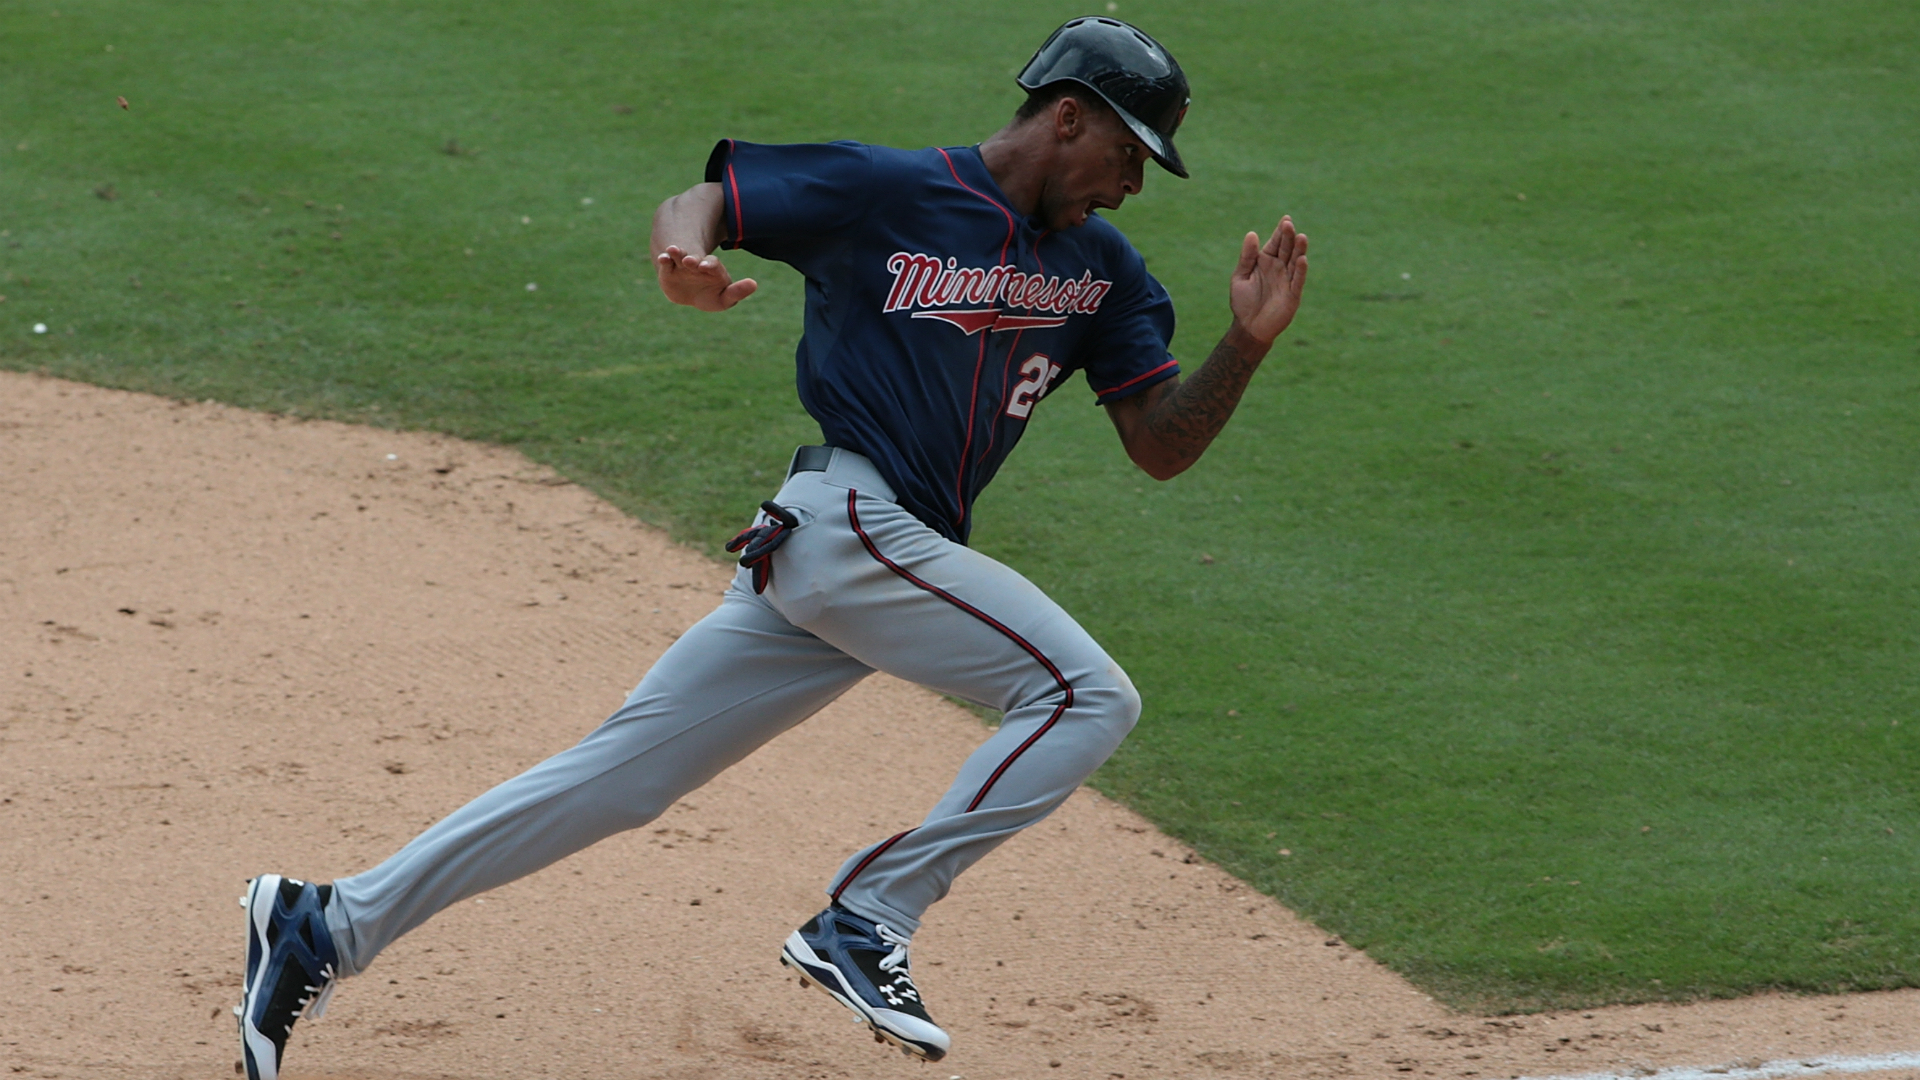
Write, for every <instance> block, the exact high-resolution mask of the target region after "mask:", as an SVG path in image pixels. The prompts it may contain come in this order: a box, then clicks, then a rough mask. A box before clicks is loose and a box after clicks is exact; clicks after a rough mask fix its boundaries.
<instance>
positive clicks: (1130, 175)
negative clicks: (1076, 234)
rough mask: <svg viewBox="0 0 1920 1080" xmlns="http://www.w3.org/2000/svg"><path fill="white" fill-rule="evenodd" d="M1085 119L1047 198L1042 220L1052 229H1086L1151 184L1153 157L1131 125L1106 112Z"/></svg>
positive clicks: (1050, 184) (1065, 150) (1043, 197)
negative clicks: (1099, 214)
mask: <svg viewBox="0 0 1920 1080" xmlns="http://www.w3.org/2000/svg"><path fill="white" fill-rule="evenodd" d="M1081 116H1082V119H1081V121H1080V122H1081V124H1082V125H1083V127H1082V128H1081V130H1079V131H1078V132H1077V133H1076V134H1075V136H1074V137H1073V138H1071V139H1069V140H1067V141H1065V142H1064V143H1062V144H1061V154H1060V158H1059V167H1058V168H1057V169H1056V170H1055V171H1054V173H1053V175H1052V176H1051V177H1049V179H1048V183H1047V187H1046V190H1045V191H1044V192H1043V193H1042V195H1041V199H1040V210H1041V216H1042V218H1043V219H1044V220H1045V221H1046V223H1047V227H1048V228H1051V229H1071V228H1075V227H1078V226H1081V225H1085V224H1086V223H1087V215H1089V214H1091V213H1093V212H1094V211H1095V210H1113V209H1117V208H1118V207H1119V206H1120V204H1121V203H1122V202H1123V201H1125V200H1126V197H1127V196H1129V195H1137V194H1139V193H1140V188H1141V186H1142V185H1143V184H1145V183H1146V166H1147V159H1148V158H1150V157H1151V156H1152V155H1151V154H1149V153H1148V152H1147V146H1146V144H1145V143H1143V142H1141V141H1140V139H1139V138H1138V137H1137V136H1135V135H1134V133H1133V132H1132V131H1131V130H1129V129H1128V128H1127V125H1126V123H1125V122H1124V121H1122V120H1121V119H1120V118H1119V117H1118V116H1115V115H1114V114H1113V113H1111V112H1108V111H1105V110H1101V111H1099V112H1093V111H1087V112H1083V113H1082V114H1081Z"/></svg>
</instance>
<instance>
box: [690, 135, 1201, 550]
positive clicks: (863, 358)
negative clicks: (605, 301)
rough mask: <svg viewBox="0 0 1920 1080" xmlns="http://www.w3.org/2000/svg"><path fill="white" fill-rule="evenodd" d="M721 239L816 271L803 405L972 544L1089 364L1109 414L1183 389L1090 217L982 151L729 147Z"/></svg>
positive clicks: (1127, 254)
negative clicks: (999, 169)
mask: <svg viewBox="0 0 1920 1080" xmlns="http://www.w3.org/2000/svg"><path fill="white" fill-rule="evenodd" d="M707 180H708V181H710V182H715V183H719V184H721V185H722V186H723V189H724V195H725V199H726V230H727V235H726V238H725V241H724V244H723V246H725V247H729V248H743V249H745V250H747V251H750V252H752V253H753V254H755V255H759V256H761V257H763V258H767V259H774V260H777V261H780V262H784V263H786V264H788V265H789V266H792V267H793V268H794V269H796V270H798V271H800V273H801V274H803V275H805V277H806V297H807V298H806V320H805V328H804V331H803V334H802V336H801V339H800V347H799V357H798V359H799V373H798V382H799V389H800V402H801V404H802V405H804V406H805V407H806V410H807V412H808V413H810V414H811V415H812V416H813V418H814V419H815V420H816V421H818V422H819V424H820V431H821V435H822V436H823V438H824V439H825V441H826V442H827V443H828V444H829V445H832V446H840V447H845V448H846V449H848V450H852V451H855V452H857V453H860V454H863V455H865V456H866V457H867V458H869V459H870V460H872V461H873V463H874V465H875V466H876V467H877V468H879V470H880V471H881V474H882V475H884V476H885V477H886V479H887V481H888V483H890V484H892V485H893V489H894V492H895V493H896V494H897V495H898V496H899V499H900V504H901V505H902V506H904V507H905V508H906V509H907V510H909V511H911V512H912V513H913V515H914V516H915V517H917V518H919V519H920V520H921V521H924V522H926V523H927V525H929V526H931V527H932V528H934V529H935V530H937V531H939V532H940V533H941V534H942V535H944V536H946V537H948V538H949V539H952V540H955V541H958V542H960V543H965V542H966V538H967V534H968V532H969V531H970V530H971V527H972V521H971V518H970V515H969V510H970V508H971V507H972V505H973V500H974V497H975V496H976V495H978V494H979V493H980V491H981V490H982V489H983V488H985V487H986V485H987V482H988V481H990V480H992V479H993V476H994V473H995V472H997V471H998V470H999V468H1000V463H1001V462H1002V461H1004V460H1005V459H1006V456H1007V453H1008V451H1010V450H1012V449H1013V446H1014V443H1016V442H1018V441H1019V439H1020V435H1021V433H1022V432H1023V431H1024V430H1025V429H1026V425H1027V420H1028V418H1029V417H1030V416H1031V415H1032V413H1033V408H1034V405H1035V403H1037V402H1038V401H1040V399H1042V398H1044V397H1045V396H1046V395H1047V394H1048V393H1049V392H1050V391H1052V390H1053V389H1054V388H1055V387H1057V386H1059V385H1060V384H1061V382H1063V381H1064V380H1065V379H1066V378H1067V377H1068V376H1069V375H1071V374H1072V373H1073V372H1075V371H1085V372H1086V375H1087V383H1088V385H1089V386H1091V387H1092V389H1093V391H1094V394H1095V395H1096V400H1097V401H1098V402H1099V403H1100V404H1103V405H1104V404H1108V403H1110V402H1114V401H1118V400H1120V399H1121V398H1124V397H1127V396H1128V395H1131V394H1137V393H1139V392H1140V391H1142V390H1145V389H1146V388H1148V387H1150V386H1152V385H1154V384H1155V383H1158V382H1161V381H1163V380H1166V379H1170V378H1173V377H1174V376H1175V375H1177V374H1179V371H1180V367H1179V364H1178V363H1176V362H1175V361H1174V359H1173V357H1172V356H1171V355H1170V354H1169V353H1168V347H1169V345H1170V344H1171V343H1172V341H1173V301H1172V300H1171V299H1170V298H1169V297H1168V296H1167V292H1166V290H1165V289H1163V288H1161V286H1160V283H1159V282H1157V281H1155V280H1154V279H1153V275H1151V274H1149V273H1147V268H1146V264H1145V263H1144V262H1143V261H1142V260H1141V258H1140V254H1139V252H1137V251H1135V250H1134V249H1133V245H1132V244H1130V243H1128V241H1127V238H1126V237H1125V236H1123V235H1121V233H1120V231H1119V230H1118V229H1116V228H1114V227H1113V226H1112V225H1111V224H1109V223H1108V222H1106V221H1104V220H1102V219H1100V218H1099V217H1098V216H1090V217H1089V218H1088V219H1087V223H1086V224H1085V225H1082V226H1080V227H1078V228H1073V229H1067V230H1065V231H1059V232H1055V231H1050V230H1048V229H1047V228H1046V227H1045V226H1044V225H1042V224H1038V223H1035V222H1033V221H1030V220H1028V219H1027V218H1025V217H1023V216H1022V215H1021V214H1020V213H1019V212H1018V211H1016V210H1014V209H1013V208H1012V207H1011V206H1010V205H1009V204H1008V201H1007V198H1006V196H1005V195H1004V194H1002V193H1001V191H1000V188H999V185H997V184H995V183H994V180H993V176H992V175H991V174H990V173H989V172H988V171H987V167H986V164H985V162H983V161H982V160H981V158H980V152H979V150H978V149H976V148H974V147H970V146H966V147H948V148H944V149H942V148H938V147H934V148H929V149H926V150H894V149H889V148H887V147H882V146H867V145H864V144H861V143H854V142H835V143H822V144H808V145H797V146H765V145H756V144H753V143H745V142H736V141H734V140H732V139H726V140H722V141H721V142H720V144H719V145H718V146H716V147H714V151H713V156H712V157H711V158H710V159H709V160H708V162H707Z"/></svg>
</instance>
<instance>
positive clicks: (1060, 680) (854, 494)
mask: <svg viewBox="0 0 1920 1080" xmlns="http://www.w3.org/2000/svg"><path fill="white" fill-rule="evenodd" d="M859 498H860V493H859V492H858V491H848V492H847V522H848V523H849V524H851V525H852V526H853V531H854V533H855V534H856V535H858V536H859V537H860V542H861V543H862V544H864V545H866V548H867V554H869V555H871V556H873V557H874V559H875V560H876V561H878V562H879V563H880V564H881V565H882V566H885V567H886V568H887V569H889V570H891V571H893V572H894V573H896V574H898V575H900V576H901V577H902V578H905V579H906V581H907V583H908V584H910V585H912V586H914V587H915V588H917V589H920V590H923V591H925V592H929V593H932V594H933V595H935V596H937V597H939V598H940V599H942V600H945V601H946V602H947V603H949V604H952V605H953V606H954V607H957V608H959V609H960V610H961V611H964V612H966V613H967V614H969V615H971V616H973V617H974V618H976V619H979V620H980V621H981V622H983V623H986V624H987V625H988V626H990V627H992V628H993V629H994V630H997V631H999V633H1000V634H1001V635H1003V636H1004V637H1006V639H1007V640H1008V641H1011V642H1013V643H1014V644H1015V645H1018V646H1020V648H1021V649H1023V650H1025V651H1026V653H1027V655H1028V656H1031V657H1033V658H1034V659H1035V660H1037V661H1039V662H1040V666H1041V667H1044V668H1046V669H1047V674H1048V675H1051V676H1053V682H1054V685H1056V686H1058V687H1059V688H1060V692H1061V699H1060V704H1059V705H1058V706H1056V707H1055V708H1054V710H1053V715H1052V716H1049V717H1047V722H1046V723H1044V724H1041V725H1040V730H1038V731H1036V732H1034V733H1033V734H1032V735H1029V736H1027V741H1025V742H1023V743H1021V744H1020V746H1019V747H1018V748H1017V749H1015V750H1014V752H1013V753H1011V754H1008V755H1007V757H1006V760H1004V761H1002V762H1001V763H1000V766H999V767H998V768H996V769H994V770H993V775H992V776H989V777H987V782H986V783H984V784H982V785H980V790H979V792H977V793H976V794H975V795H974V796H973V800H972V801H971V802H969V803H967V808H966V810H964V811H962V812H963V813H969V814H970V813H972V812H973V811H974V810H976V809H978V808H979V806H980V803H981V800H983V799H985V798H986V797H987V792H989V791H992V790H993V785H994V784H996V783H998V782H999V780H1000V776H1001V774H1003V773H1005V772H1006V771H1007V769H1008V767H1009V766H1011V765H1012V764H1013V763H1014V762H1015V761H1017V760H1018V759H1019V757H1020V755H1021V754H1024V753H1026V752H1027V747H1029V746H1032V745H1033V744H1034V743H1035V742H1037V741H1039V738H1040V736H1042V735H1045V734H1046V733H1047V731H1048V730H1049V729H1051V728H1052V727H1053V725H1054V724H1055V723H1057V722H1059V720H1060V716H1061V714H1062V713H1065V712H1066V711H1067V710H1068V709H1071V708H1073V684H1072V683H1070V682H1068V681H1067V677H1066V676H1065V675H1062V674H1060V669H1059V668H1058V667H1056V666H1054V663H1053V661H1051V660H1049V659H1047V654H1046V653H1043V652H1041V651H1040V650H1039V649H1038V648H1036V647H1035V646H1034V644H1033V643H1032V642H1030V641H1028V640H1027V639H1026V638H1023V637H1021V636H1020V635H1019V634H1016V633H1014V631H1013V630H1012V628H1010V627H1008V626H1007V624H1005V623H1003V622H1001V621H1000V620H998V619H996V618H994V617H993V616H991V615H989V614H987V613H986V612H984V611H981V610H980V609H979V608H977V607H974V606H973V605H972V604H969V603H967V602H966V601H965V600H962V599H960V598H959V597H957V596H955V595H953V594H952V593H950V592H948V591H946V590H945V589H942V588H941V587H940V586H938V585H932V584H929V583H927V582H925V581H922V580H920V579H919V578H917V577H915V576H914V575H913V572H912V571H910V570H908V569H907V568H906V567H904V566H901V565H900V564H899V563H897V562H894V561H893V560H892V559H889V558H887V557H886V556H885V555H882V554H880V549H879V548H878V547H876V546H875V545H874V543H873V538H872V537H871V536H868V535H867V531H866V530H865V529H862V528H861V527H860V509H859V505H858V502H859Z"/></svg>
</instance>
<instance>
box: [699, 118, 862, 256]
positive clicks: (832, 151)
mask: <svg viewBox="0 0 1920 1080" xmlns="http://www.w3.org/2000/svg"><path fill="white" fill-rule="evenodd" d="M876 172H877V170H876V167H875V164H874V155H873V148H872V147H870V146H865V145H863V144H861V143H855V142H833V143H802V144H797V145H790V146H769V145H764V144H760V143H748V142H739V141H736V140H734V139H722V140H720V142H719V144H718V145H716V146H715V147H714V148H713V154H712V155H711V156H709V157H708V158H707V182H708V183H714V184H719V185H720V186H721V191H722V194H723V195H724V198H725V202H726V237H725V239H724V240H723V241H722V242H721V246H722V247H727V248H744V249H746V250H747V251H750V252H752V253H753V254H755V255H760V256H763V257H765V258H770V259H779V260H781V261H783V262H792V261H793V258H792V256H793V255H794V254H795V253H796V251H797V250H799V249H801V248H803V247H804V242H805V241H806V240H807V239H808V238H810V237H822V236H831V235H836V234H841V233H844V232H845V231H846V230H847V229H848V228H849V227H851V226H853V225H855V224H857V223H858V222H859V221H860V220H861V219H862V218H863V217H864V216H865V215H866V213H867V211H869V210H870V209H871V208H872V206H873V204H874V202H875V200H876V199H877V198H878V197H879V195H880V193H879V192H878V191H877V190H876V189H877V188H878V187H879V180H878V178H877V176H876Z"/></svg>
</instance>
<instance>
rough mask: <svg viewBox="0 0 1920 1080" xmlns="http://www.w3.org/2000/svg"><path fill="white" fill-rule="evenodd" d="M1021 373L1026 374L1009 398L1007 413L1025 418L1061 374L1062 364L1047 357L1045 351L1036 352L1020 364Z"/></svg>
mask: <svg viewBox="0 0 1920 1080" xmlns="http://www.w3.org/2000/svg"><path fill="white" fill-rule="evenodd" d="M1020 374H1021V375H1024V376H1026V377H1025V378H1023V379H1021V380H1020V382H1019V383H1018V384H1017V385H1015V386H1014V388H1013V396H1011V397H1009V398H1008V399H1007V415H1008V416H1011V417H1014V418H1016V419H1020V420H1025V419H1026V418H1027V417H1028V416H1029V415H1030V414H1031V413H1032V412H1033V403H1034V402H1036V401H1039V400H1040V398H1041V397H1042V396H1044V395H1045V394H1046V392H1047V387H1049V386H1051V385H1053V380H1054V379H1056V378H1058V377H1059V376H1060V365H1059V364H1056V363H1054V362H1053V361H1052V360H1049V359H1047V354H1045V353H1034V354H1033V355H1032V356H1029V357H1027V360H1026V363H1024V364H1021V365H1020Z"/></svg>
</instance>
